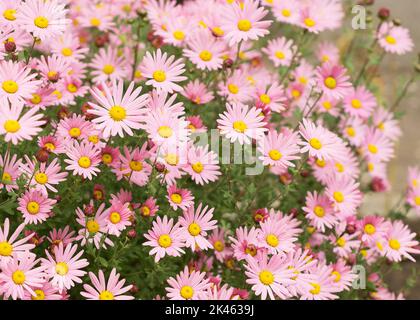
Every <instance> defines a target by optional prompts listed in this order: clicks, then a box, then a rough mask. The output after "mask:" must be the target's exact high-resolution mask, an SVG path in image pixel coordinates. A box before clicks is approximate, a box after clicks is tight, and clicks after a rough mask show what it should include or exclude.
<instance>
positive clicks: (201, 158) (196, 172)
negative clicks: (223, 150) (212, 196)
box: [183, 145, 222, 185]
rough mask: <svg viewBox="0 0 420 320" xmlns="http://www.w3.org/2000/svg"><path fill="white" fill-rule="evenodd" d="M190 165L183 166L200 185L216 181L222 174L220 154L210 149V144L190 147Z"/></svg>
mask: <svg viewBox="0 0 420 320" xmlns="http://www.w3.org/2000/svg"><path fill="white" fill-rule="evenodd" d="M187 161H188V165H187V166H185V167H184V168H183V170H184V171H186V172H188V174H189V175H190V176H191V179H192V180H193V181H194V182H195V183H196V184H200V185H204V184H206V183H210V182H214V181H216V180H217V179H218V178H219V176H220V175H221V174H222V173H221V172H220V166H219V156H218V155H217V154H216V153H215V152H213V151H209V145H206V146H197V147H196V146H194V145H191V146H190V147H189V148H188V153H187Z"/></svg>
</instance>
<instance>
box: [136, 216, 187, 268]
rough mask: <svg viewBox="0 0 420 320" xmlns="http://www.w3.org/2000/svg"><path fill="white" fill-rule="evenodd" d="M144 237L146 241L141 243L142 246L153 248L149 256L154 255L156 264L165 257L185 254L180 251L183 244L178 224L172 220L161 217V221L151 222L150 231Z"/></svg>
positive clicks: (158, 219)
mask: <svg viewBox="0 0 420 320" xmlns="http://www.w3.org/2000/svg"><path fill="white" fill-rule="evenodd" d="M144 237H145V238H146V239H147V240H148V241H146V242H145V243H143V245H144V246H150V247H153V249H152V250H150V252H149V254H150V255H155V262H156V263H157V262H159V260H160V259H162V258H163V257H164V256H165V255H169V256H172V257H179V256H180V255H181V254H184V253H185V251H184V250H183V249H182V248H183V247H184V242H183V240H182V230H181V229H180V225H179V223H176V224H174V221H173V219H168V217H167V216H163V219H161V218H160V217H157V218H156V220H155V221H153V226H152V229H151V230H149V231H148V233H147V234H144Z"/></svg>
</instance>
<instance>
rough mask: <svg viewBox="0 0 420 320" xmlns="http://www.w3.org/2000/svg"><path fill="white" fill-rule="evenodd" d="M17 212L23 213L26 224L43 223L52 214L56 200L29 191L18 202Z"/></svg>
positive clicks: (37, 192)
mask: <svg viewBox="0 0 420 320" xmlns="http://www.w3.org/2000/svg"><path fill="white" fill-rule="evenodd" d="M18 202H19V206H18V208H17V210H19V211H20V212H22V214H23V217H24V219H25V221H24V222H25V223H26V224H30V223H34V224H37V223H42V222H43V221H45V220H46V219H47V218H48V217H49V216H50V214H51V210H52V208H53V205H54V204H55V203H56V201H55V200H52V199H48V198H47V197H46V196H45V195H44V194H43V193H41V192H40V191H36V190H33V189H32V190H27V191H26V192H25V193H24V194H23V195H22V196H21V197H20V198H19V200H18Z"/></svg>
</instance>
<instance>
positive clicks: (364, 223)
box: [356, 216, 391, 246]
mask: <svg viewBox="0 0 420 320" xmlns="http://www.w3.org/2000/svg"><path fill="white" fill-rule="evenodd" d="M390 227H391V226H390V224H389V222H387V221H385V219H384V218H383V217H378V216H366V217H364V218H363V219H361V220H359V221H357V222H356V228H357V230H358V231H360V232H361V233H362V237H361V240H362V241H363V242H364V243H366V244H368V245H373V246H374V245H375V243H376V241H378V240H379V239H382V238H384V237H385V235H386V233H387V231H388V230H389V228H390Z"/></svg>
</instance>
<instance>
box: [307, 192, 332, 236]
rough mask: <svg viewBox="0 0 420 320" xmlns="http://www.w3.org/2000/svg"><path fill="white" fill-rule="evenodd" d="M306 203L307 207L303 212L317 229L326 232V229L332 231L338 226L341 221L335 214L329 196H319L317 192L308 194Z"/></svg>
mask: <svg viewBox="0 0 420 320" xmlns="http://www.w3.org/2000/svg"><path fill="white" fill-rule="evenodd" d="M305 201H306V203H305V207H303V208H302V210H303V211H305V212H306V218H307V219H308V220H309V221H310V224H311V225H313V226H314V227H315V228H317V229H318V230H320V231H321V232H325V229H326V228H328V229H332V228H333V227H334V226H335V225H337V224H338V222H339V219H338V218H337V216H336V215H335V214H334V210H333V206H332V203H331V201H330V200H329V198H328V197H327V196H324V195H322V194H318V193H317V192H316V191H314V192H313V193H311V192H308V194H307V195H306V200H305Z"/></svg>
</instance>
